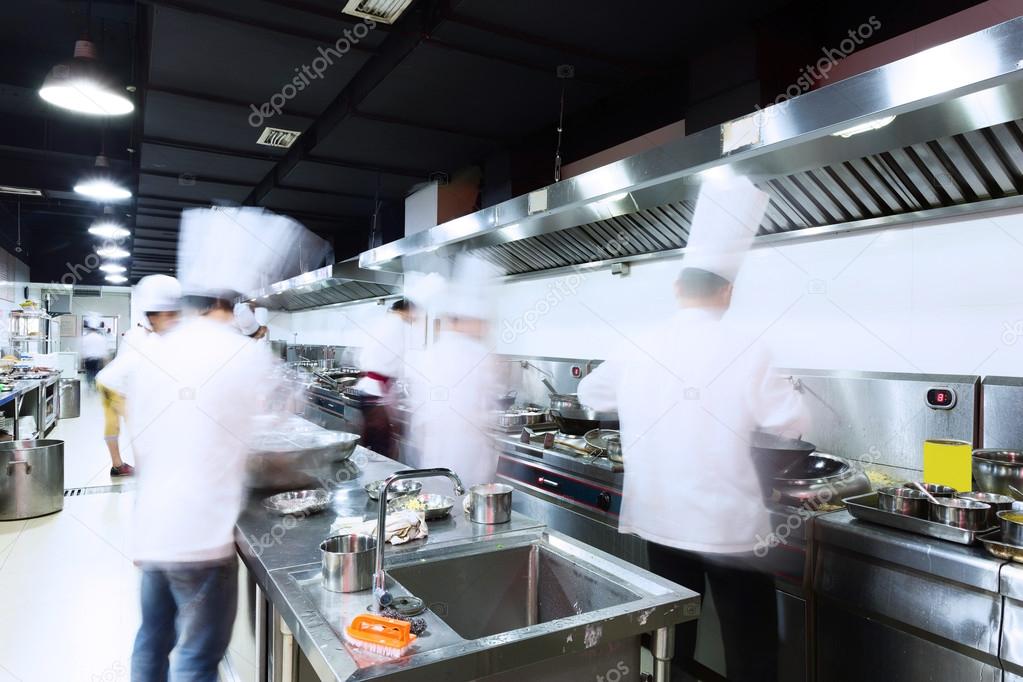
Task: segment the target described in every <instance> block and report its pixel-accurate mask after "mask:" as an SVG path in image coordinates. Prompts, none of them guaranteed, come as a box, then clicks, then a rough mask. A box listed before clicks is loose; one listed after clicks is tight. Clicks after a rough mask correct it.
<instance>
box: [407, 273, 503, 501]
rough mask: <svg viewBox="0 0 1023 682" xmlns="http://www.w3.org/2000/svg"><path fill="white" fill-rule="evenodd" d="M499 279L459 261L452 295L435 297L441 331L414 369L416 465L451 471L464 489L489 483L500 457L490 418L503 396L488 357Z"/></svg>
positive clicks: (451, 284)
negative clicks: (495, 400) (496, 400)
mask: <svg viewBox="0 0 1023 682" xmlns="http://www.w3.org/2000/svg"><path fill="white" fill-rule="evenodd" d="M499 274H500V272H499V271H498V270H497V268H495V267H494V266H492V265H490V264H489V263H486V262H485V261H482V260H480V259H477V258H473V257H471V256H464V255H463V256H459V257H458V259H457V260H456V262H455V266H454V273H453V276H452V278H451V281H450V282H449V285H448V287H447V289H446V290H445V291H444V293H443V294H441V295H439V296H437V300H438V304H437V308H436V312H437V316H438V318H439V320H440V329H439V332H438V334H437V337H436V338H435V339H434V343H433V345H431V346H430V348H429V349H428V350H427V352H426V354H425V357H424V358H423V360H422V361H421V362H416V363H415V370H416V372H415V377H416V378H418V379H419V380H418V381H416V382H414V384H413V397H412V401H411V406H412V409H413V410H414V412H413V416H412V420H411V425H410V434H411V436H412V441H413V443H415V445H416V454H417V460H416V461H415V465H416V466H419V467H423V468H428V467H447V468H449V469H451V470H452V471H454V472H455V473H456V474H458V475H459V476H460V477H461V479H462V482H463V483H464V484H465V486H466V488H469V487H471V486H473V485H477V484H480V483H492V482H493V481H494V480H495V478H496V476H497V450H496V449H495V447H494V439H493V437H492V436H491V435H489V434H488V433H487V415H488V409H489V408H490V407H491V404H492V402H493V398H494V396H495V395H497V394H498V393H499V392H500V391H499V389H498V381H497V377H496V373H495V370H494V366H493V361H492V356H491V348H492V346H491V344H490V332H491V326H492V325H491V317H492V315H493V311H492V292H491V283H492V280H493V278H494V277H496V276H497V275H499Z"/></svg>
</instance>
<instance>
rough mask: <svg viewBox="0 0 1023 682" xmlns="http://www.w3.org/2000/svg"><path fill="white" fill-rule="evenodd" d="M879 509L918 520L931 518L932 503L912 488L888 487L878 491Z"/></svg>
mask: <svg viewBox="0 0 1023 682" xmlns="http://www.w3.org/2000/svg"><path fill="white" fill-rule="evenodd" d="M877 508H878V509H880V510H881V511H886V512H893V513H895V514H902V515H904V516H914V517H916V518H918V519H926V518H929V517H930V512H931V502H930V500H928V499H927V495H925V494H924V493H922V492H921V491H919V490H913V489H912V488H897V487H888V488H881V489H880V490H878V491H877Z"/></svg>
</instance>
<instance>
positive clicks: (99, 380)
mask: <svg viewBox="0 0 1023 682" xmlns="http://www.w3.org/2000/svg"><path fill="white" fill-rule="evenodd" d="M132 306H133V307H134V309H135V311H136V314H135V315H133V319H138V320H139V323H138V324H137V325H136V326H134V327H132V328H131V329H129V330H128V332H127V333H125V335H124V337H123V338H122V339H121V346H120V349H119V350H118V351H117V357H116V358H114V360H113V361H112V362H111V363H110V364H109V365H107V366H106V367H104V368H103V369H102V370H101V371H100V372H99V374H98V375H97V376H96V386H97V388H99V394H100V398H101V399H102V401H103V418H104V425H103V438H104V440H105V441H106V444H107V450H108V451H109V452H110V476H111V477H119V476H131V475H132V474H134V473H135V467H133V466H132V465H130V464H125V462H124V461H123V460H122V459H121V446H120V435H121V419H123V418H124V415H125V412H124V390H125V389H124V386H125V381H126V378H127V373H128V372H130V371H132V368H133V367H135V366H136V365H135V363H136V362H138V361H139V360H145V359H146V350H145V344H146V341H147V339H148V337H149V335H150V334H166V333H167V332H169V331H170V330H171V329H173V328H174V325H175V324H177V321H178V318H179V317H180V315H181V285H180V284H179V283H178V280H176V279H174V278H173V277H170V276H168V275H150V276H148V277H143V278H142V279H140V280H139V283H138V284H137V285H135V289H134V290H133V291H132ZM139 354H141V356H140V355H139Z"/></svg>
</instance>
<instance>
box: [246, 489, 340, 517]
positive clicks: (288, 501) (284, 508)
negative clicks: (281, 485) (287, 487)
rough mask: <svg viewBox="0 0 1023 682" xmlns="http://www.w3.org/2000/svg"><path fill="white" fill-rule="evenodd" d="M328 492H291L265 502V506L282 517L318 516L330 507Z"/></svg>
mask: <svg viewBox="0 0 1023 682" xmlns="http://www.w3.org/2000/svg"><path fill="white" fill-rule="evenodd" d="M331 497H332V496H331V494H330V493H329V492H327V491H326V490H291V491H289V492H286V493H278V494H277V495H272V496H270V497H268V498H266V499H265V500H263V506H264V507H266V508H267V509H269V510H270V511H272V512H274V513H276V514H280V515H281V516H288V515H302V516H308V515H311V514H317V513H319V512H321V511H323V510H324V509H326V508H327V507H329V506H330V501H331Z"/></svg>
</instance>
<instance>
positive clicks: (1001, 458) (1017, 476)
mask: <svg viewBox="0 0 1023 682" xmlns="http://www.w3.org/2000/svg"><path fill="white" fill-rule="evenodd" d="M973 478H974V479H975V480H976V482H977V483H976V485H975V486H971V487H973V488H975V489H976V490H983V491H984V492H988V493H998V494H1000V495H1008V494H1009V492H1010V490H1009V486H1015V487H1016V488H1023V452H1020V451H1019V450H1003V449H982V450H974V451H973ZM1020 499H1023V496H1021V497H1020Z"/></svg>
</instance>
